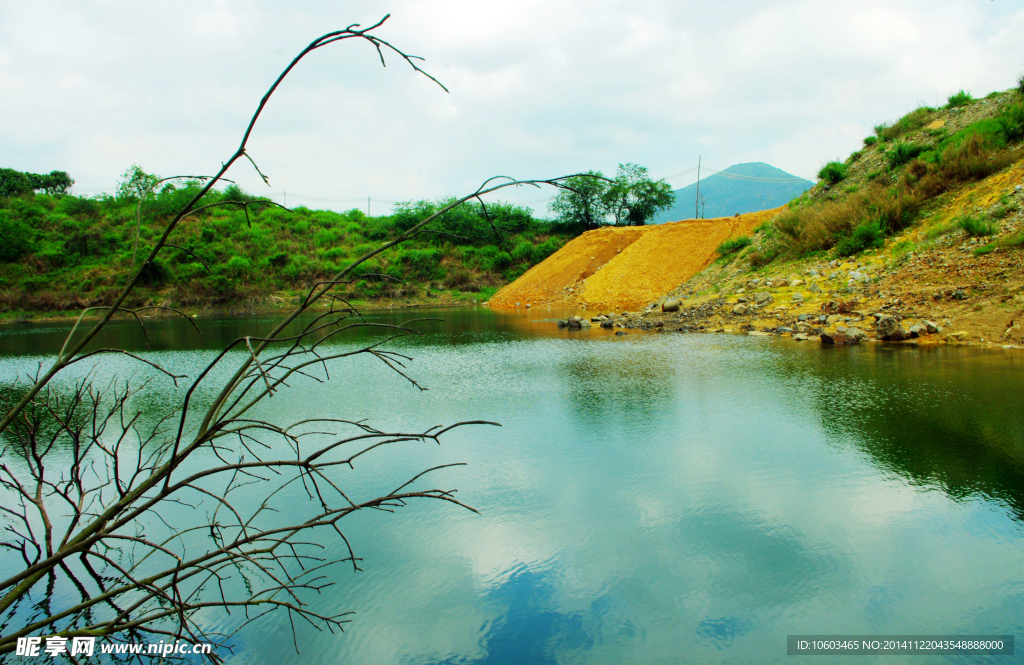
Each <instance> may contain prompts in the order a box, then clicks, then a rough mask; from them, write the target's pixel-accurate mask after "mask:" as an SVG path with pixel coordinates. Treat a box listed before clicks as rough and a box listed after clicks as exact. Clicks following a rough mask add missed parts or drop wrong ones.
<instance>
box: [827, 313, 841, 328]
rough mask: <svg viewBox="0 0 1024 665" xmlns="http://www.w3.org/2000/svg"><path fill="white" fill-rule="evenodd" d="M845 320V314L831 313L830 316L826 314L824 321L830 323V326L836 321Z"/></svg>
mask: <svg viewBox="0 0 1024 665" xmlns="http://www.w3.org/2000/svg"><path fill="white" fill-rule="evenodd" d="M845 320H846V317H845V316H843V315H842V314H830V315H829V316H826V317H825V321H824V323H825V324H826V325H829V326H830V325H832V324H833V323H836V322H841V321H845Z"/></svg>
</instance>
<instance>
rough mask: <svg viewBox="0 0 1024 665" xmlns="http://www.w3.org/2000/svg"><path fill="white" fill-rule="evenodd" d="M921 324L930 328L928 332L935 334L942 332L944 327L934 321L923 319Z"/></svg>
mask: <svg viewBox="0 0 1024 665" xmlns="http://www.w3.org/2000/svg"><path fill="white" fill-rule="evenodd" d="M921 325H923V326H924V327H925V328H927V329H928V332H929V333H931V334H932V335H934V334H935V333H940V332H942V328H940V327H939V326H937V325H936V324H935V322H934V321H922V322H921Z"/></svg>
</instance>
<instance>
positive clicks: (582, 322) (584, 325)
mask: <svg viewBox="0 0 1024 665" xmlns="http://www.w3.org/2000/svg"><path fill="white" fill-rule="evenodd" d="M579 324H580V328H589V327H590V321H587V320H586V319H580V320H579Z"/></svg>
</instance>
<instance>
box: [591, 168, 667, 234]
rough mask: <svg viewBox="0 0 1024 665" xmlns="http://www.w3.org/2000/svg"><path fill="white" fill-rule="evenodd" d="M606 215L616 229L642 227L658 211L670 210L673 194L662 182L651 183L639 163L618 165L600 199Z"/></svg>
mask: <svg viewBox="0 0 1024 665" xmlns="http://www.w3.org/2000/svg"><path fill="white" fill-rule="evenodd" d="M602 199H603V203H604V207H605V210H606V211H607V214H608V215H609V216H611V217H612V218H613V219H614V220H615V224H616V225H620V226H643V225H644V224H646V223H647V220H648V219H650V218H651V217H653V216H654V214H655V213H657V212H658V211H659V210H664V209H665V208H670V207H672V204H673V203H675V199H676V197H675V194H673V193H672V187H671V186H669V184H668V183H667V182H665V181H664V180H657V181H655V180H651V177H650V176H649V175H648V174H647V168H646V167H643V166H640V165H639V164H619V170H618V171H617V172H616V174H615V180H614V181H612V184H611V186H610V187H608V189H607V191H605V193H604V196H603V197H602Z"/></svg>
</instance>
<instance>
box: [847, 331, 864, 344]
mask: <svg viewBox="0 0 1024 665" xmlns="http://www.w3.org/2000/svg"><path fill="white" fill-rule="evenodd" d="M846 334H847V335H849V336H850V337H852V338H853V339H854V340H856V341H857V342H858V343H860V342H863V341H866V340H867V338H868V334H867V333H866V332H864V331H863V330H861V329H860V328H849V329H847V331H846Z"/></svg>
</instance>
